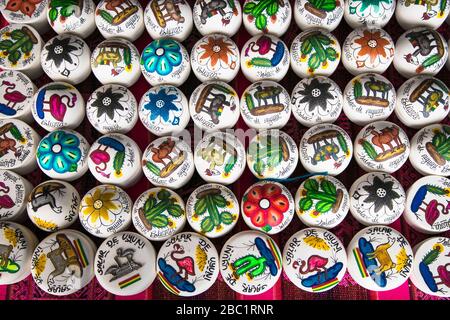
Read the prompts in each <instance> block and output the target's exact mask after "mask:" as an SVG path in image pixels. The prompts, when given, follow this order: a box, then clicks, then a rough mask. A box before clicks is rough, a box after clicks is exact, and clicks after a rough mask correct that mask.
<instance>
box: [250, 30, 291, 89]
mask: <svg viewBox="0 0 450 320" xmlns="http://www.w3.org/2000/svg"><path fill="white" fill-rule="evenodd" d="M241 70H242V73H243V74H244V76H245V77H246V78H247V79H248V80H249V81H251V82H255V81H260V80H272V81H280V80H281V79H283V78H284V76H285V75H286V73H287V72H288V70H289V50H288V48H287V46H286V44H285V43H284V42H283V41H282V40H280V39H278V38H277V37H275V36H273V35H270V34H263V35H257V36H254V37H253V38H250V39H249V40H248V41H247V42H246V43H245V44H244V46H243V47H242V50H241Z"/></svg>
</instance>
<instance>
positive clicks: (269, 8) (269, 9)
mask: <svg viewBox="0 0 450 320" xmlns="http://www.w3.org/2000/svg"><path fill="white" fill-rule="evenodd" d="M280 6H284V3H283V1H280V0H254V1H249V2H247V3H246V4H245V5H244V14H248V19H249V21H250V22H251V21H253V20H255V26H256V28H257V29H258V30H261V31H264V32H267V16H269V17H270V19H271V20H272V22H273V23H275V21H276V20H277V16H276V14H277V12H278V9H279V7H280Z"/></svg>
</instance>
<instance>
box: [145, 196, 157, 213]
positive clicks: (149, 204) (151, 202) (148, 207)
mask: <svg viewBox="0 0 450 320" xmlns="http://www.w3.org/2000/svg"><path fill="white" fill-rule="evenodd" d="M155 204H156V199H155V198H154V197H148V199H147V200H146V201H145V203H144V212H149V211H150V210H151V209H152V208H153V207H154V206H155Z"/></svg>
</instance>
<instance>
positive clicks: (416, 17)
mask: <svg viewBox="0 0 450 320" xmlns="http://www.w3.org/2000/svg"><path fill="white" fill-rule="evenodd" d="M449 12H450V5H449V3H448V2H447V1H446V0H434V1H427V2H420V1H411V0H397V9H396V10H395V17H396V18H397V22H398V24H399V25H400V26H401V27H402V28H403V29H405V30H409V29H412V28H415V27H427V28H431V29H437V28H439V27H440V26H441V25H442V24H443V23H444V21H445V19H446V18H447V16H448V13H449Z"/></svg>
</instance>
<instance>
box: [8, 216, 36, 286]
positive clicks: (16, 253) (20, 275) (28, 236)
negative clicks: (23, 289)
mask: <svg viewBox="0 0 450 320" xmlns="http://www.w3.org/2000/svg"><path fill="white" fill-rule="evenodd" d="M37 244H38V239H37V238H36V236H35V235H34V234H33V233H32V232H31V231H30V230H29V229H28V228H26V227H24V226H22V225H20V224H17V223H14V222H7V221H1V222H0V246H1V247H2V266H1V268H0V272H1V275H2V276H1V278H0V285H10V284H14V283H17V282H20V281H22V280H24V279H25V278H27V277H28V276H29V275H30V273H31V268H30V267H31V256H32V255H33V251H34V248H35V247H36V246H37Z"/></svg>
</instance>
